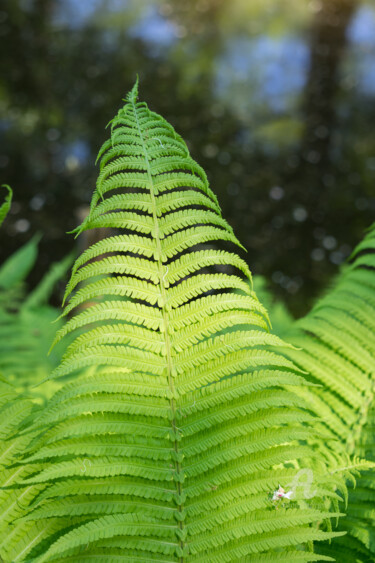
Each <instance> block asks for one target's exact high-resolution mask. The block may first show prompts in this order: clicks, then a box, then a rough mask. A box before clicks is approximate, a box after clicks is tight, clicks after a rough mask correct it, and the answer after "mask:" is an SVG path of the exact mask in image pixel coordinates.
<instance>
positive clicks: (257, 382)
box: [21, 84, 335, 563]
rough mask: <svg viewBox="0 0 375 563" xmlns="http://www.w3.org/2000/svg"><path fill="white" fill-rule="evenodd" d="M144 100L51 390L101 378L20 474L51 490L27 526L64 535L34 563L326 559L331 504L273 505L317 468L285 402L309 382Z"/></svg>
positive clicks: (116, 122) (75, 287)
mask: <svg viewBox="0 0 375 563" xmlns="http://www.w3.org/2000/svg"><path fill="white" fill-rule="evenodd" d="M137 92H138V86H137V84H136V85H135V86H134V88H133V90H132V91H131V92H130V93H129V94H128V96H127V98H126V103H125V106H124V107H123V108H122V109H121V110H120V111H119V113H118V115H117V116H116V117H115V118H114V119H113V120H112V122H111V139H110V140H109V141H107V142H106V143H104V145H103V147H102V149H101V151H100V152H99V158H100V173H99V178H98V181H97V184H96V189H95V192H94V195H93V198H92V202H91V207H90V214H89V216H88V217H87V219H86V220H85V221H84V223H83V225H81V227H79V228H78V229H77V230H76V232H78V233H79V232H81V231H82V230H84V229H90V228H96V227H102V226H111V227H112V228H113V227H115V228H117V229H119V233H118V234H116V235H115V236H111V237H110V238H108V239H106V240H104V241H101V242H99V243H96V244H95V245H94V246H93V247H91V248H90V249H88V250H87V251H86V252H85V253H84V254H83V255H82V256H81V258H78V260H77V262H76V264H75V266H74V268H73V273H72V277H71V280H70V282H69V284H68V287H67V291H66V298H67V300H68V301H67V305H66V309H65V314H68V313H72V312H73V316H72V317H71V318H70V319H69V320H68V322H67V323H66V325H65V326H64V327H63V328H62V329H60V331H59V332H58V334H57V337H56V342H58V341H59V340H60V339H62V338H65V337H66V335H71V336H72V337H74V341H72V343H71V345H70V346H69V347H68V349H67V351H66V354H65V356H64V358H63V361H62V363H61V365H60V367H58V368H57V369H56V370H55V372H54V377H59V376H63V375H67V374H69V373H73V372H74V371H76V370H80V369H82V368H84V367H87V366H93V367H95V368H96V369H95V370H94V373H92V374H91V375H90V376H81V377H80V378H79V379H77V380H76V381H74V382H72V383H69V384H68V385H66V386H65V387H64V388H63V389H62V390H61V391H60V392H58V393H57V394H56V396H55V397H54V398H52V399H51V401H50V403H49V405H48V406H47V408H46V409H45V410H44V411H43V412H42V413H41V414H40V415H39V416H38V417H37V418H36V420H35V423H34V425H33V426H32V429H31V432H32V433H34V432H35V433H38V437H37V438H34V437H33V439H32V440H31V442H30V445H29V447H28V449H27V452H26V454H25V459H24V461H23V463H25V464H26V465H27V466H28V467H33V468H34V471H33V472H32V473H31V474H30V475H28V476H26V477H25V479H24V481H23V486H24V487H28V486H40V487H43V491H41V492H40V494H39V496H38V497H37V498H36V499H35V501H34V502H33V505H32V511H30V513H29V514H28V516H27V518H26V519H24V520H22V522H24V523H25V524H26V523H29V522H36V523H38V524H40V523H43V522H49V520H50V519H51V520H52V522H54V525H55V523H56V522H58V526H59V529H58V531H56V529H54V531H53V533H51V535H50V536H49V538H48V539H47V540H45V539H43V542H41V543H40V544H39V545H35V547H34V548H33V550H32V552H30V553H31V557H33V558H34V560H35V561H36V562H42V561H55V560H57V561H59V560H65V561H69V560H72V561H74V560H82V561H85V560H88V561H90V560H94V558H96V560H99V561H100V560H103V561H104V560H106V561H108V560H111V557H113V558H114V559H113V560H116V559H118V555H119V553H120V554H121V558H122V560H123V561H127V560H129V561H137V560H139V561H152V560H154V559H155V560H156V561H168V562H179V563H182V562H190V561H191V562H193V561H200V562H203V561H210V562H211V561H218V560H219V558H220V561H247V560H249V561H251V560H252V558H254V560H260V559H259V558H261V560H264V561H266V560H267V561H282V560H283V561H288V560H293V558H294V560H298V557H299V558H300V559H299V560H303V561H315V560H317V556H316V555H314V554H313V553H312V551H311V549H310V546H311V542H312V541H314V540H321V539H326V538H328V537H332V536H334V535H335V534H334V533H332V532H331V531H329V529H328V528H326V529H325V528H324V526H323V528H322V524H321V522H322V521H323V520H325V519H326V518H328V517H329V514H328V513H327V511H326V509H325V508H324V506H323V500H322V499H323V497H325V495H327V494H328V496H329V498H332V497H335V495H334V493H332V491H330V489H329V487H326V488H324V486H323V485H322V486H320V488H319V487H318V486H317V498H316V503H317V505H318V504H319V502H320V505H319V506H315V505H314V506H313V505H311V506H310V505H308V503H306V502H305V501H304V500H303V498H302V497H301V498H299V497H297V496H296V499H295V500H294V501H292V502H293V504H292V505H291V506H290V507H288V509H285V508H284V509H280V510H279V511H277V510H276V508H275V506H274V505H273V504H272V502H271V501H270V500H269V494H270V493H271V495H272V491H273V490H274V489H275V488H276V487H277V483H278V482H279V479H280V477H284V478H285V479H288V482H290V480H291V479H293V476H295V474H296V472H297V469H298V464H300V465H303V462H304V460H305V459H307V458H308V457H309V456H310V455H311V451H310V449H309V447H308V446H307V445H304V442H306V443H307V441H308V440H309V439H310V438H309V437H310V432H311V430H310V426H311V425H310V422H311V420H312V417H311V414H310V413H309V412H308V411H307V409H306V405H305V403H304V402H303V401H302V400H301V399H300V398H299V397H298V395H297V394H295V393H293V392H292V391H291V389H290V388H291V387H296V388H298V387H299V386H301V385H304V384H305V380H304V378H303V377H302V372H301V370H300V369H299V368H297V367H296V366H295V365H294V364H293V363H292V362H291V361H289V360H288V359H286V358H285V356H284V355H283V354H282V350H283V349H284V347H285V344H284V343H283V342H282V341H281V340H280V339H278V338H277V337H275V336H271V335H270V334H269V333H268V329H269V321H268V317H267V313H266V311H265V310H264V308H263V307H262V306H261V305H260V303H259V301H258V300H257V298H256V296H255V294H254V293H253V291H252V289H251V275H250V271H249V268H248V266H247V264H246V263H245V262H244V261H243V260H242V259H241V258H240V257H239V256H238V255H237V254H236V253H235V252H234V251H229V250H228V249H227V248H228V247H229V246H230V248H235V247H237V248H238V247H241V245H240V243H239V242H238V241H237V239H236V238H235V235H234V234H233V231H232V229H231V228H230V227H229V225H228V224H227V223H226V221H225V220H224V219H223V218H222V217H221V214H220V208H219V206H218V203H217V199H216V197H215V196H214V194H213V193H212V191H211V189H210V188H209V186H208V182H207V179H206V175H205V173H204V172H203V170H202V169H201V168H200V166H199V165H198V164H197V163H195V162H194V160H193V159H192V158H191V157H190V155H189V152H188V150H187V147H186V145H185V143H184V142H183V140H182V139H181V137H179V136H178V135H177V134H176V133H175V131H174V130H173V128H172V127H171V126H170V125H169V124H167V123H166V122H165V120H164V119H163V118H162V117H160V116H158V115H157V114H155V113H153V112H151V111H150V110H149V109H148V108H147V106H146V105H145V104H143V103H138V102H137ZM92 260H95V261H92ZM98 276H102V277H101V278H100V279H98ZM77 331H79V332H78V333H77ZM283 386H287V387H288V389H283V388H282V387H283ZM21 435H22V436H27V432H24V433H23V434H21ZM33 436H34V434H33ZM299 442H302V443H301V444H300V445H298V443H299ZM288 462H289V464H290V467H289V468H288V469H287V468H286V465H287V464H288ZM332 479H333V478H332ZM62 496H63V498H61V497H62ZM207 507H209V509H210V510H209V511H207ZM73 522H74V525H73ZM320 528H321V529H320ZM118 549H120V550H121V551H120V552H118V551H116V550H118ZM298 551H299V552H300V553H299V554H298ZM289 555H290V557H291V558H292V559H288V557H289ZM90 558H91V559H90ZM257 558H258V559H257ZM321 559H322V560H324V559H326V560H327V558H325V557H322V558H321Z"/></svg>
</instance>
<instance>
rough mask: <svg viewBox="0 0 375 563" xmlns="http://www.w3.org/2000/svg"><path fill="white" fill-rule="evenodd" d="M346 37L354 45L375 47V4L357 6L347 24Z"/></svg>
mask: <svg viewBox="0 0 375 563" xmlns="http://www.w3.org/2000/svg"><path fill="white" fill-rule="evenodd" d="M347 38H348V40H349V42H350V43H352V44H354V45H358V46H361V47H374V48H375V6H370V4H363V5H361V6H359V7H358V9H357V11H356V13H355V14H354V17H353V19H352V21H351V22H350V24H349V26H348V30H347Z"/></svg>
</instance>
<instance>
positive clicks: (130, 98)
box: [125, 74, 139, 104]
mask: <svg viewBox="0 0 375 563" xmlns="http://www.w3.org/2000/svg"><path fill="white" fill-rule="evenodd" d="M138 84H139V76H138V74H137V78H136V80H135V83H134V86H133V88H132V89H131V90H130V92H128V94H126V97H125V101H127V102H131V103H133V104H135V103H136V102H137V100H138Z"/></svg>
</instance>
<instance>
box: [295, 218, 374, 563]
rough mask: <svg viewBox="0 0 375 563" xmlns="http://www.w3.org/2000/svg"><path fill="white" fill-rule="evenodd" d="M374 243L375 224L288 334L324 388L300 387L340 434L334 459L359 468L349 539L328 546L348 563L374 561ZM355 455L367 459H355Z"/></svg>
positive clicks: (344, 526) (345, 525) (298, 359)
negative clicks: (328, 289) (331, 285)
mask: <svg viewBox="0 0 375 563" xmlns="http://www.w3.org/2000/svg"><path fill="white" fill-rule="evenodd" d="M374 242H375V226H373V227H372V229H371V230H370V231H369V233H368V234H367V236H366V237H365V239H364V240H363V241H362V242H361V243H360V244H359V245H358V247H357V248H356V249H355V250H354V252H353V254H352V256H351V260H352V263H351V264H350V265H348V266H346V268H345V269H344V271H343V273H342V274H341V275H340V276H339V278H338V280H337V282H336V285H335V287H334V288H333V289H332V290H331V292H330V293H328V294H327V295H326V296H325V297H324V298H323V299H321V300H320V301H319V302H318V303H317V304H316V305H315V307H314V308H313V310H312V311H311V313H309V314H308V315H307V316H306V317H305V318H304V319H302V320H300V321H298V322H297V323H296V325H295V328H294V329H293V330H292V332H291V333H290V335H289V336H288V341H289V342H291V343H292V344H294V345H296V346H299V347H300V350H296V349H292V350H290V351H288V352H287V355H288V357H289V358H290V359H292V360H293V361H294V362H295V363H296V364H297V365H298V366H299V367H300V368H301V369H303V370H305V371H306V372H308V373H309V374H310V378H311V381H313V382H315V383H319V384H321V387H320V388H319V387H315V388H311V389H303V388H302V387H301V388H299V392H300V393H301V394H302V395H303V396H304V397H305V399H306V400H308V401H310V403H311V406H312V408H313V410H314V411H315V412H316V413H317V414H320V416H321V422H320V426H321V427H322V428H323V429H324V430H325V431H327V432H328V433H329V434H330V435H331V437H332V438H334V440H328V441H326V443H325V444H324V448H323V449H324V451H325V454H326V455H327V460H329V459H330V456H332V454H333V455H334V456H335V457H336V459H340V458H341V460H342V461H339V465H343V467H344V469H345V471H344V473H343V480H344V483H345V479H346V478H348V477H349V474H350V472H353V471H354V473H355V478H354V483H352V486H351V487H350V489H349V498H348V508H347V517H346V518H344V519H343V520H340V526H339V529H341V530H344V531H346V532H347V536H345V537H344V538H340V539H338V540H335V541H333V542H332V545H331V546H325V547H324V548H321V549H322V552H323V553H326V554H329V555H336V554H337V555H338V557H339V560H340V561H344V562H349V561H358V562H363V563H364V562H367V561H373V560H374V559H375V535H374V530H375V513H374V510H373V490H374V489H375V466H374V465H373V462H375V418H374V417H375V336H374V335H375V332H374V328H375V299H374V296H375V262H374V254H373V252H374ZM321 447H322V444H320V448H321ZM348 455H349V460H348V461H347V463H345V459H346V458H347V456H348ZM353 456H359V457H361V458H363V459H366V460H368V462H366V461H363V462H357V461H355V460H354V462H353V461H351V458H352V457H353ZM331 459H332V458H331ZM371 462H372V463H371ZM334 472H335V471H334ZM352 480H353V478H352ZM353 485H355V488H354V487H353Z"/></svg>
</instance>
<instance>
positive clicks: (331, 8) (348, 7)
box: [301, 0, 357, 168]
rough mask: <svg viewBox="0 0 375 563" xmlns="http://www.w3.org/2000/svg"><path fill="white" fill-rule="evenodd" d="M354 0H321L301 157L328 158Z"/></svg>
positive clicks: (314, 31) (314, 27) (313, 32)
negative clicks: (341, 67) (340, 69)
mask: <svg viewBox="0 0 375 563" xmlns="http://www.w3.org/2000/svg"><path fill="white" fill-rule="evenodd" d="M356 5H357V0H323V1H322V2H321V3H320V4H319V5H318V7H319V9H318V10H317V12H316V16H315V19H314V21H313V25H312V30H311V41H310V45H311V62H310V71H309V76H308V80H307V83H306V89H305V94H304V104H303V115H304V124H305V132H304V137H303V140H302V147H301V155H302V159H303V160H305V161H307V162H309V163H311V164H318V163H319V165H320V166H319V167H321V166H323V168H324V166H325V165H327V164H328V162H329V152H330V147H331V140H332V132H333V129H334V126H335V121H336V115H337V112H336V97H337V92H338V90H339V88H340V85H339V67H340V63H341V60H342V56H343V53H344V50H345V46H346V41H347V38H346V33H347V28H348V25H349V23H350V20H351V18H352V15H353V12H354V10H355V7H356Z"/></svg>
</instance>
